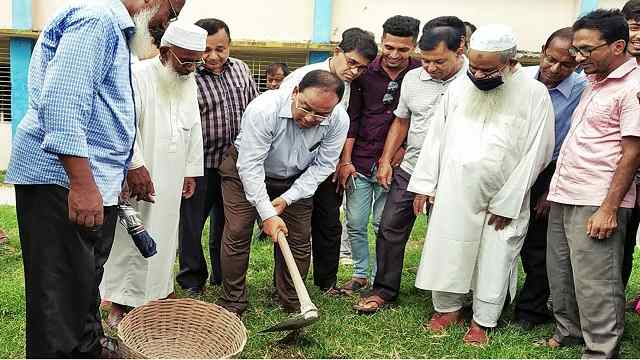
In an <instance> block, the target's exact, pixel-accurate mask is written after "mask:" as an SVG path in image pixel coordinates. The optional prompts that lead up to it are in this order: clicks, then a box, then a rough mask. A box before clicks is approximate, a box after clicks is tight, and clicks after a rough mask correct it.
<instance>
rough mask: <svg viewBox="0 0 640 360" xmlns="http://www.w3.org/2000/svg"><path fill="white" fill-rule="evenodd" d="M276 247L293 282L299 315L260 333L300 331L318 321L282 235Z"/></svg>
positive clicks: (315, 310)
mask: <svg viewBox="0 0 640 360" xmlns="http://www.w3.org/2000/svg"><path fill="white" fill-rule="evenodd" d="M278 245H279V246H280V250H282V256H283V257H284V261H285V263H286V264H287V269H288V270H289V274H290V275H291V280H293V286H294V288H295V289H296V295H298V299H299V300H300V314H298V315H296V316H293V317H291V318H289V319H286V320H284V321H283V322H281V323H279V324H277V325H275V326H272V327H270V328H268V329H265V330H262V331H260V332H261V333H263V332H273V331H290V330H297V329H302V328H303V327H305V326H309V325H311V324H313V323H314V322H315V321H316V320H318V308H317V307H316V306H315V305H314V304H313V302H311V298H309V293H308V292H307V288H306V287H305V286H304V281H303V280H302V277H301V276H300V272H299V271H298V266H297V265H296V262H295V260H294V259H293V254H291V249H290V248H289V244H288V243H287V239H286V238H285V236H284V234H283V233H279V234H278Z"/></svg>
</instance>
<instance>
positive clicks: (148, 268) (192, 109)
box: [100, 21, 207, 328]
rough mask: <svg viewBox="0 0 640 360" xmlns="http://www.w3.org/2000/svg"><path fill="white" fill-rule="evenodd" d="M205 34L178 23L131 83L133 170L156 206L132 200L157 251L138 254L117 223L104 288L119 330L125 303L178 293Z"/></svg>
mask: <svg viewBox="0 0 640 360" xmlns="http://www.w3.org/2000/svg"><path fill="white" fill-rule="evenodd" d="M206 37H207V33H206V31H204V30H203V29H202V28H200V27H198V26H196V25H193V24H190V23H184V22H180V21H177V22H173V23H171V24H170V25H169V28H168V29H167V31H166V32H165V34H164V36H163V37H162V42H161V45H160V55H159V56H158V57H156V58H153V59H150V60H145V61H141V62H139V63H136V64H135V66H134V69H133V88H134V95H135V100H136V115H137V125H138V134H137V137H136V146H135V151H134V154H133V160H132V161H131V164H129V168H130V169H136V168H139V167H141V166H145V167H146V168H147V169H148V171H149V173H150V175H151V178H152V179H153V183H154V187H155V189H156V191H157V193H156V196H155V198H154V203H148V202H137V203H136V202H132V205H133V207H134V208H136V210H137V211H138V212H139V214H140V220H142V222H143V223H144V225H145V229H146V230H147V231H148V232H149V235H151V237H153V239H154V240H155V242H156V244H157V247H158V253H157V254H156V255H154V256H152V257H150V258H148V259H145V258H143V257H142V256H140V254H139V251H138V249H137V248H136V247H135V246H134V244H133V242H132V241H131V236H130V235H129V234H128V233H127V231H126V229H124V228H123V227H121V226H119V227H118V228H117V229H116V236H115V240H114V243H113V248H112V250H111V255H110V256H109V260H107V263H106V264H105V267H104V269H105V274H104V278H103V280H102V283H101V285H100V294H101V295H102V298H103V299H106V300H109V301H111V313H110V314H109V317H108V319H107V323H108V324H109V325H110V326H112V327H113V328H115V327H117V325H118V323H119V322H120V320H122V318H123V316H124V310H125V309H124V307H125V306H129V307H137V306H140V305H143V304H145V303H147V302H149V301H151V300H158V299H163V298H166V297H167V296H169V295H170V294H172V293H173V264H174V263H175V255H176V250H177V248H178V223H179V220H180V218H179V216H178V213H179V211H180V199H181V198H185V199H188V198H190V197H191V196H192V195H193V192H194V191H195V187H196V181H195V177H198V176H202V172H203V169H204V164H203V153H202V127H201V125H200V113H199V110H198V90H197V86H196V82H195V80H194V76H193V75H192V74H193V72H194V71H195V69H196V65H199V64H200V63H201V62H202V54H203V53H204V49H205V42H206Z"/></svg>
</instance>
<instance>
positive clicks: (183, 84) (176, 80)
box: [158, 64, 194, 102]
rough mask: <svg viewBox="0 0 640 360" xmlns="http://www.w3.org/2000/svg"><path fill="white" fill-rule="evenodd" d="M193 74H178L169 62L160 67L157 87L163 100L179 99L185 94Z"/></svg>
mask: <svg viewBox="0 0 640 360" xmlns="http://www.w3.org/2000/svg"><path fill="white" fill-rule="evenodd" d="M193 77H194V74H193V73H191V74H189V75H178V73H177V72H176V71H175V70H174V69H173V67H172V66H171V65H169V64H167V65H164V64H163V65H162V66H161V67H160V73H159V81H158V87H159V88H160V91H159V94H160V97H161V98H163V99H162V100H164V101H178V102H179V101H180V100H181V99H182V97H183V96H185V95H186V94H187V91H188V88H189V86H190V84H191V81H192V79H193Z"/></svg>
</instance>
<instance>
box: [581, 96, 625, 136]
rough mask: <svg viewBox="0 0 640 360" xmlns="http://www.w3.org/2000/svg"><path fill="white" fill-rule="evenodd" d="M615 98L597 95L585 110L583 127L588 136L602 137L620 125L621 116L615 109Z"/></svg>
mask: <svg viewBox="0 0 640 360" xmlns="http://www.w3.org/2000/svg"><path fill="white" fill-rule="evenodd" d="M615 108H616V106H615V100H612V99H610V98H608V99H604V98H602V97H595V98H594V99H593V100H592V101H591V103H590V104H589V105H588V107H587V110H586V112H585V115H584V116H585V125H586V126H584V127H583V132H584V136H585V137H586V138H602V137H603V136H605V135H608V134H610V133H611V131H612V130H613V129H616V128H618V127H619V121H620V119H619V116H618V114H617V113H616V111H615Z"/></svg>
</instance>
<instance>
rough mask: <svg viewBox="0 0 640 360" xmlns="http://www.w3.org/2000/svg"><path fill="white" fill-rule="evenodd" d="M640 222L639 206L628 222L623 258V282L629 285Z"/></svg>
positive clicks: (625, 285)
mask: <svg viewBox="0 0 640 360" xmlns="http://www.w3.org/2000/svg"><path fill="white" fill-rule="evenodd" d="M638 224H640V208H638V207H637V206H636V207H635V208H634V209H633V211H632V212H631V219H629V223H628V224H627V235H626V237H625V242H624V256H623V258H622V283H623V284H624V287H625V288H626V287H627V283H629V278H630V277H631V271H632V270H633V253H634V251H635V250H636V233H637V232H638Z"/></svg>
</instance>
